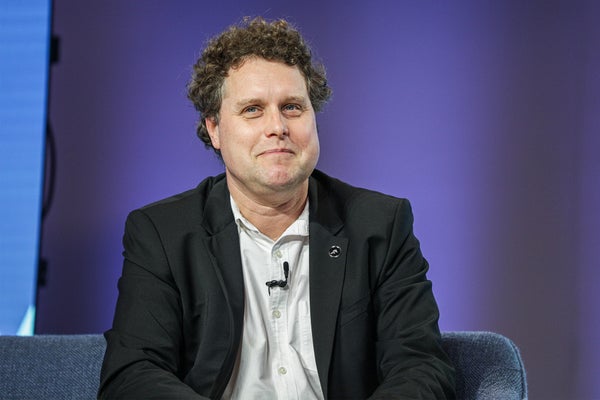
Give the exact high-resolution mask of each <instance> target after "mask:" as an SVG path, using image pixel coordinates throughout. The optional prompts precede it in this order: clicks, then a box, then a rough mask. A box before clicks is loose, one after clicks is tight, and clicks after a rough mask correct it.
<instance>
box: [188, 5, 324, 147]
mask: <svg viewBox="0 0 600 400" xmlns="http://www.w3.org/2000/svg"><path fill="white" fill-rule="evenodd" d="M251 57H260V58H264V59H266V60H269V61H279V62H282V63H285V64H287V65H295V66H297V67H298V69H299V70H300V72H301V73H302V75H303V76H304V79H305V80H306V87H307V90H308V95H309V98H310V101H311V104H312V107H313V109H314V110H315V111H316V112H318V111H320V110H321V109H322V107H323V105H325V103H326V102H327V100H329V98H330V97H331V88H329V86H327V79H326V76H325V68H324V67H323V65H322V64H313V62H312V55H311V50H310V48H309V46H308V45H307V43H306V42H305V41H304V39H303V38H302V36H301V35H300V33H299V32H298V30H297V29H295V28H294V27H293V26H292V25H291V24H290V23H288V22H287V21H285V20H283V19H280V20H276V21H272V22H268V21H266V20H265V19H263V18H262V17H257V18H254V19H250V18H244V20H243V21H242V23H241V24H240V25H233V26H231V27H229V28H228V29H227V30H226V31H224V32H223V33H221V34H220V35H218V36H216V37H214V38H212V39H211V40H209V42H208V45H207V46H206V48H205V49H204V51H203V52H202V55H201V56H200V58H199V59H198V61H197V62H196V64H195V65H194V70H193V73H192V79H191V81H190V82H189V84H188V98H189V99H190V100H191V101H192V103H194V107H195V108H196V110H198V111H199V112H200V121H199V123H198V127H197V134H198V137H199V138H200V139H202V141H203V142H204V144H205V145H206V147H207V148H212V149H213V150H214V151H215V152H216V153H217V155H219V156H220V151H219V150H217V149H215V148H214V147H213V146H212V143H211V140H210V137H209V135H208V131H207V129H206V121H205V119H206V118H214V119H215V120H216V121H217V122H218V119H219V110H220V108H221V100H222V87H223V82H224V80H225V78H226V77H227V74H228V72H229V70H230V69H231V68H237V67H239V66H241V65H242V63H243V62H244V61H245V60H247V59H248V58H251Z"/></svg>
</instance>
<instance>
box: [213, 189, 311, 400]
mask: <svg viewBox="0 0 600 400" xmlns="http://www.w3.org/2000/svg"><path fill="white" fill-rule="evenodd" d="M230 200H231V209H232V211H233V215H234V218H235V221H236V223H237V225H238V233H239V237H240V251H241V256H242V257H241V258H242V269H243V274H244V294H245V309H244V328H243V334H242V346H241V350H240V352H239V354H238V359H237V362H236V365H235V368H234V371H233V375H232V377H231V379H230V381H229V384H228V385H227V389H226V390H225V394H224V395H223V399H233V400H236V399H244V400H245V399H278V400H279V399H303V400H304V399H323V393H322V389H321V383H320V381H319V375H318V373H317V365H316V361H315V354H314V347H313V340H312V331H311V322H310V295H309V279H308V271H309V254H308V252H309V249H308V223H309V220H308V201H307V204H306V206H305V208H304V211H303V212H302V214H301V215H300V217H299V218H298V219H297V220H296V221H295V222H294V223H293V224H292V225H291V226H290V227H288V229H287V230H286V231H285V232H284V233H283V234H282V235H281V237H280V238H279V239H277V240H275V241H273V240H272V239H270V238H269V237H267V236H265V235H263V234H262V233H261V232H260V231H259V230H258V229H257V228H256V227H255V226H254V225H252V224H251V223H250V222H249V221H248V220H247V219H246V218H244V217H243V216H242V214H241V213H240V211H239V208H238V207H237V205H236V204H235V202H234V200H233V198H231V199H230ZM286 261H287V262H288V264H289V275H288V278H287V286H286V287H284V288H281V287H279V286H275V287H273V288H271V289H270V294H269V288H268V287H267V285H266V282H268V281H271V280H276V281H279V280H285V278H284V272H283V263H284V262H286Z"/></svg>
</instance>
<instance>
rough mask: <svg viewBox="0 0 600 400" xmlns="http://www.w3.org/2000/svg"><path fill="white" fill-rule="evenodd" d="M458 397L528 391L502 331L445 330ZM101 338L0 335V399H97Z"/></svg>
mask: <svg viewBox="0 0 600 400" xmlns="http://www.w3.org/2000/svg"><path fill="white" fill-rule="evenodd" d="M443 340H444V347H445V348H446V351H447V352H448V354H449V355H450V358H451V359H452V360H453V362H454V366H455V368H456V371H457V374H456V382H457V392H458V398H459V399H486V400H487V399H502V400H511V399H515V400H522V399H525V398H526V397H527V384H526V380H525V370H524V368H523V363H522V362H521V357H520V355H519V351H518V350H517V348H516V347H515V345H514V344H513V343H512V342H511V341H510V340H509V339H507V338H505V337H504V336H501V335H498V334H495V333H488V332H445V333H444V334H443ZM104 348H105V342H104V338H103V337H102V336H101V335H62V336H61V335H56V336H54V335H52V336H45V335H40V336H32V337H15V336H0V399H2V400H17V399H18V400H36V399H44V400H62V399H73V400H85V399H95V398H96V390H97V388H98V384H99V376H100V365H101V363H102V357H103V355H104Z"/></svg>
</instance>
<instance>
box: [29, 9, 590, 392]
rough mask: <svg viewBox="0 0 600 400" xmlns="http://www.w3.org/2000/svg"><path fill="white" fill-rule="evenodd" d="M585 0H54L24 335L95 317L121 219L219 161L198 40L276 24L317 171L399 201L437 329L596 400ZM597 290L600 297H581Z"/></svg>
mask: <svg viewBox="0 0 600 400" xmlns="http://www.w3.org/2000/svg"><path fill="white" fill-rule="evenodd" d="M599 12H600V10H599V9H598V6H597V5H596V3H595V2H593V1H589V2H584V1H572V2H568V3H567V2H559V1H520V0H515V1H503V2H481V1H468V2H466V1H457V2H430V1H419V2H413V1H410V2H409V1H407V2H402V1H373V2H355V1H345V2H341V3H336V2H324V1H313V0H307V1H302V2H291V3H290V2H284V3H282V2H275V1H266V0H265V1H242V0H239V1H219V2H211V3H210V5H207V3H206V2H200V1H175V2H164V1H154V0H148V1H144V2H123V1H115V0H111V1H103V2H79V1H75V0H56V2H55V19H54V32H55V34H57V35H59V36H60V38H61V52H60V62H59V63H58V64H57V65H56V66H54V67H53V68H52V71H51V72H52V80H51V98H50V99H51V104H50V106H51V109H50V117H51V123H52V125H53V127H54V131H55V132H56V140H57V147H58V165H57V176H58V181H57V185H56V197H55V202H54V207H53V209H52V210H50V215H49V217H48V219H47V221H46V224H45V227H44V231H43V251H42V254H43V256H44V258H45V259H46V260H47V261H48V265H49V270H48V278H47V282H48V283H47V286H46V287H44V288H42V290H41V292H40V296H39V318H38V331H39V332H40V333H76V332H101V331H104V330H106V329H108V328H109V327H110V324H111V318H112V313H113V310H114V305H115V300H116V296H117V289H116V284H117V279H118V276H119V274H120V271H121V262H122V260H121V254H120V253H121V242H120V241H121V237H122V232H123V223H124V221H125V218H126V216H127V213H128V212H129V211H130V210H131V209H133V208H136V207H139V206H142V205H144V204H146V203H149V202H151V201H154V200H157V199H159V198H162V197H165V196H168V195H171V194H173V193H176V192H179V191H183V190H186V189H188V188H191V187H193V186H195V185H196V184H197V183H198V182H199V181H200V180H201V179H202V178H203V177H205V176H206V175H212V174H217V173H219V172H221V171H222V170H223V168H222V166H221V165H220V163H219V162H218V161H217V160H216V159H215V157H214V156H213V155H212V154H211V153H210V152H208V151H206V150H204V148H203V146H202V144H201V143H200V142H199V140H198V139H197V138H196V137H195V123H196V119H197V116H196V115H195V113H194V110H193V108H192V106H191V104H189V102H188V101H187V100H186V98H185V86H186V82H187V80H188V77H189V72H190V68H191V65H192V64H193V63H194V61H195V58H196V57H197V56H198V54H199V51H200V49H201V47H202V46H203V44H204V43H205V41H206V39H207V38H208V37H209V36H212V35H214V34H216V33H217V32H219V31H221V30H222V29H223V28H225V27H226V26H227V25H229V24H230V23H232V22H235V21H238V20H240V19H241V17H242V16H244V15H257V14H260V15H264V16H266V17H268V18H274V17H287V18H289V19H290V20H292V21H293V22H295V23H297V25H298V26H299V27H300V28H301V30H302V31H303V32H304V33H305V35H306V37H307V38H308V40H309V41H310V42H311V43H312V45H313V46H314V49H315V55H316V56H317V57H319V58H320V59H322V60H323V61H324V63H325V64H326V66H327V68H328V74H329V80H330V83H331V86H332V87H333V89H334V96H333V99H332V101H331V103H330V104H329V105H328V106H327V107H326V108H325V111H324V113H323V114H322V115H320V116H319V117H318V122H319V134H320V139H321V144H322V151H321V159H320V162H319V168H321V169H322V170H324V171H325V172H327V173H329V174H331V175H334V176H337V177H339V178H341V179H344V180H346V181H348V182H350V183H352V184H355V185H359V186H365V187H368V188H372V189H375V190H379V191H383V192H386V193H390V194H393V195H396V196H403V197H408V198H409V199H410V200H411V202H412V204H413V208H414V213H415V231H416V234H417V235H418V237H419V238H420V239H421V242H422V247H423V251H424V253H425V255H426V256H427V257H428V259H429V261H430V263H431V272H430V277H431V279H432V280H433V282H434V290H435V294H436V296H437V298H438V300H439V304H440V308H441V312H442V317H441V321H440V324H441V327H442V329H444V330H491V331H496V332H499V333H502V334H505V335H507V336H509V337H510V338H512V339H513V340H514V341H515V342H516V343H517V344H518V345H519V347H520V348H521V350H522V353H523V357H524V360H525V365H526V367H527V369H528V373H529V375H528V377H529V383H530V388H531V396H530V397H531V398H535V399H538V398H539V399H566V398H594V397H596V398H598V397H600V388H599V387H598V384H596V383H594V379H592V378H593V377H597V376H599V375H600V368H599V361H598V360H600V348H599V346H600V344H599V343H600V341H599V340H598V339H599V336H600V335H599V332H600V328H599V326H598V321H599V320H600V318H599V316H600V315H599V314H598V310H597V306H596V305H597V304H598V303H599V301H600V298H599V295H598V294H597V293H598V291H597V289H596V288H597V287H598V281H599V274H600V269H599V268H598V267H599V266H598V255H597V249H598V248H600V243H599V242H598V241H599V238H600V232H599V230H600V222H599V219H600V216H599V212H598V206H597V205H598V204H600V193H599V182H600V179H599V177H600V171H599V161H598V159H599V157H598V156H597V154H598V150H599V149H600V143H599V139H598V131H599V128H600V127H599V118H600V117H599V114H600V113H599V112H598V109H599V108H598V106H599V104H598V103H599V94H600V88H599V85H600V82H599V79H600V78H599V74H598V71H599V70H600V60H599V59H598V55H599V54H600V48H599V42H600V41H599V39H600V31H599V28H598V25H597V23H596V22H597V21H596V20H597V16H598V15H600V13H599ZM594 293H596V294H594Z"/></svg>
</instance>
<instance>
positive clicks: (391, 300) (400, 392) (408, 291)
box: [370, 200, 455, 399]
mask: <svg viewBox="0 0 600 400" xmlns="http://www.w3.org/2000/svg"><path fill="white" fill-rule="evenodd" d="M412 225H413V216H412V211H411V208H410V204H409V203H408V201H407V200H402V201H401V202H400V203H399V204H398V207H397V208H396V213H395V215H394V219H393V223H392V224H391V225H390V228H389V229H390V232H389V234H388V239H389V241H388V246H389V247H388V249H387V253H386V255H385V257H384V259H383V267H382V268H381V269H380V270H378V271H377V272H378V277H377V283H376V288H375V291H374V295H373V306H374V311H375V318H376V331H377V340H376V360H377V366H378V377H379V382H380V384H379V386H378V388H377V389H376V390H375V392H374V393H373V394H372V396H371V397H370V398H371V399H446V398H454V397H455V389H454V384H455V383H454V369H453V367H452V365H451V362H450V360H449V358H448V357H447V355H446V354H445V352H444V350H443V349H442V346H441V335H440V331H439V327H438V318H439V311H438V307H437V304H436V301H435V299H434V296H433V292H432V285H431V282H430V281H429V280H428V279H427V277H426V273H427V270H428V263H427V261H426V260H425V259H424V258H423V256H422V254H421V251H420V248H419V242H418V240H417V239H416V238H415V236H414V235H413V229H412Z"/></svg>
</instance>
